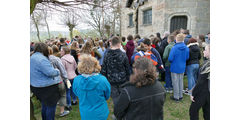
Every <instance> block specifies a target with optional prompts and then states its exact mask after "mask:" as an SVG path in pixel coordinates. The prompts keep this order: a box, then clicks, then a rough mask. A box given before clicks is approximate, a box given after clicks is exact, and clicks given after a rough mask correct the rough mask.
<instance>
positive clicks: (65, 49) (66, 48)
mask: <svg viewBox="0 0 240 120" xmlns="http://www.w3.org/2000/svg"><path fill="white" fill-rule="evenodd" d="M60 53H61V56H64V55H66V54H70V49H69V48H68V47H67V46H64V47H62V48H61V52H60Z"/></svg>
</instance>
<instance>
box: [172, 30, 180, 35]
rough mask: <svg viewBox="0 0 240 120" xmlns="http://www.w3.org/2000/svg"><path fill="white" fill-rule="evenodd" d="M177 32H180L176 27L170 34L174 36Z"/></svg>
mask: <svg viewBox="0 0 240 120" xmlns="http://www.w3.org/2000/svg"><path fill="white" fill-rule="evenodd" d="M179 33H180V30H179V29H177V30H175V31H173V32H172V33H171V35H173V36H176V35H177V34H179Z"/></svg>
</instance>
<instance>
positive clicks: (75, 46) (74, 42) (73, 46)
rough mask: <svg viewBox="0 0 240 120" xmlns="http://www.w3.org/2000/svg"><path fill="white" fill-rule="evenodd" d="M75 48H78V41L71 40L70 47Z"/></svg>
mask: <svg viewBox="0 0 240 120" xmlns="http://www.w3.org/2000/svg"><path fill="white" fill-rule="evenodd" d="M77 48H79V45H78V42H77V41H73V42H72V45H71V49H74V50H76V49H77Z"/></svg>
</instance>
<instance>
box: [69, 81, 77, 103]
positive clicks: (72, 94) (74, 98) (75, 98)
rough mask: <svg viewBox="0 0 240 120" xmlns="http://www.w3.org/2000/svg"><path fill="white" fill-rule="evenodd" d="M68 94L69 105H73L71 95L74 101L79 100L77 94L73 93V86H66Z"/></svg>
mask: <svg viewBox="0 0 240 120" xmlns="http://www.w3.org/2000/svg"><path fill="white" fill-rule="evenodd" d="M69 81H70V83H71V85H73V80H69ZM66 96H67V106H71V105H72V104H71V97H72V99H73V102H76V101H77V96H76V95H75V94H74V93H73V91H72V87H70V89H67V88H66Z"/></svg>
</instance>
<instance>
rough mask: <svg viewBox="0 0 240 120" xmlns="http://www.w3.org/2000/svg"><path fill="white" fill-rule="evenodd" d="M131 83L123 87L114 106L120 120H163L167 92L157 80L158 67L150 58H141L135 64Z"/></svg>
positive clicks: (115, 113)
mask: <svg viewBox="0 0 240 120" xmlns="http://www.w3.org/2000/svg"><path fill="white" fill-rule="evenodd" d="M133 71H134V72H133V74H132V75H131V76H130V82H126V83H125V84H123V85H122V87H123V88H122V89H121V94H120V95H119V96H118V98H117V102H116V104H115V105H114V115H115V116H116V117H117V118H118V120H163V105H164V101H165V98H166V94H165V90H164V88H163V86H162V85H161V83H160V82H159V81H158V80H156V79H157V73H156V67H155V66H154V65H153V63H152V61H151V60H150V59H148V58H144V57H140V58H138V59H137V60H136V61H135V63H134V64H133Z"/></svg>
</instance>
